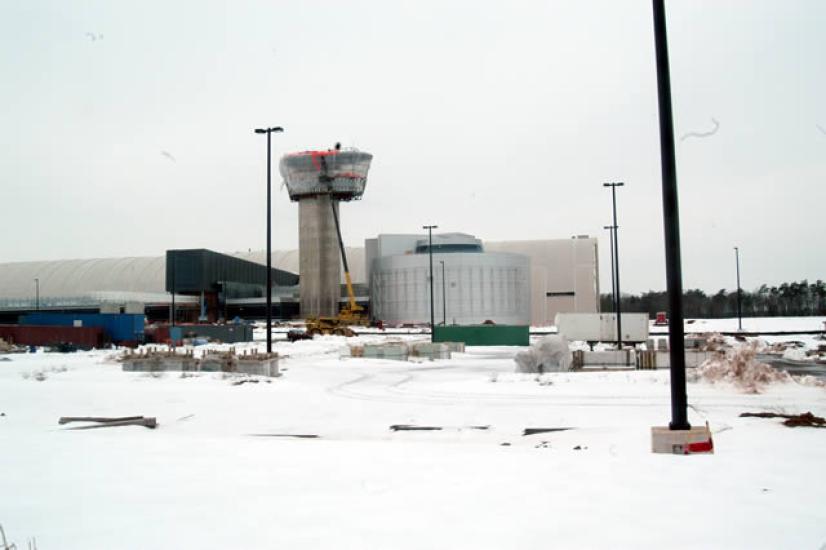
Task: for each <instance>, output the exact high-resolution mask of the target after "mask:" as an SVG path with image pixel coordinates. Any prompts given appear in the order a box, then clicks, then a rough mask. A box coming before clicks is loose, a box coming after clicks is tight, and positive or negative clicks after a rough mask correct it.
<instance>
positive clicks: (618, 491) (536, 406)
mask: <svg viewBox="0 0 826 550" xmlns="http://www.w3.org/2000/svg"><path fill="white" fill-rule="evenodd" d="M735 323H736V320H735ZM744 328H745V327H744ZM381 338H382V337H381V336H365V337H360V338H356V339H348V340H345V339H344V338H341V337H324V338H320V339H316V340H314V341H301V342H296V343H294V344H290V343H287V342H277V343H276V351H278V352H279V353H281V354H283V355H286V356H288V357H287V358H286V359H284V360H282V362H281V366H282V368H284V369H285V371H284V376H282V377H281V378H278V379H274V380H271V381H270V382H269V383H268V382H267V381H265V380H264V379H261V381H260V382H259V383H257V384H244V385H237V386H236V385H232V380H231V379H225V378H224V377H223V376H222V375H221V374H217V373H203V374H201V375H199V376H195V377H186V378H182V377H181V376H180V374H177V373H166V374H164V375H163V376H159V377H156V376H150V375H148V374H141V373H130V372H122V371H121V369H120V366H119V365H118V364H115V363H113V362H112V361H111V357H112V352H90V353H77V354H66V355H60V354H51V353H37V354H21V355H11V356H7V357H9V358H10V359H11V360H10V361H6V362H0V413H3V414H4V415H5V416H0V449H2V452H0V495H2V498H0V524H2V526H3V527H4V528H5V531H6V535H7V537H8V538H9V539H10V541H16V542H17V544H18V547H25V541H26V540H27V539H29V538H31V537H36V539H37V547H38V548H39V549H40V550H52V549H84V550H87V549H99V548H100V549H108V548H136V549H137V548H140V549H146V548H170V549H172V548H174V549H181V548H193V549H209V548H221V549H223V548H243V549H254V548H289V549H302V548H336V549H345V548H352V549H371V548H387V549H422V548H440V549H441V548H471V549H488V548H490V549H494V548H495V549H502V548H508V549H514V548H531V549H533V548H663V547H668V548H750V549H753V548H813V549H818V548H822V547H823V545H826V505H824V503H826V474H824V473H823V464H825V463H826V444H824V443H825V442H826V440H824V438H826V430H819V429H812V428H795V429H791V428H786V427H784V426H782V425H781V424H780V423H779V421H777V420H774V419H759V418H739V416H738V415H739V414H740V413H741V412H745V411H775V412H780V411H782V412H788V413H798V412H805V411H811V412H813V413H814V414H816V415H819V416H826V390H824V389H823V388H818V387H810V386H802V385H797V384H794V383H788V384H777V385H773V386H771V387H769V388H768V389H767V390H766V391H765V392H764V393H762V394H759V395H747V394H743V393H740V392H739V391H737V390H736V389H734V388H733V387H730V386H720V385H709V384H704V383H698V384H690V385H689V387H688V394H689V402H690V404H691V409H690V411H689V420H690V421H691V422H692V423H693V424H698V425H700V424H703V423H704V422H706V421H708V422H709V424H710V426H711V429H712V431H713V432H714V433H715V435H714V438H715V441H714V442H715V447H716V454H714V455H694V456H671V455H654V454H652V453H651V452H650V432H649V430H650V427H651V426H655V425H664V424H667V422H668V420H669V419H670V408H669V407H670V405H669V403H670V401H669V386H668V372H667V371H656V372H652V371H628V372H587V373H581V372H578V373H557V374H546V375H543V376H542V377H541V378H540V379H538V380H537V379H536V378H535V376H532V375H518V374H514V373H513V368H514V363H513V360H512V356H513V354H514V353H516V351H518V349H519V348H508V347H501V348H480V347H473V348H468V352H467V353H465V354H458V355H456V356H455V357H454V359H451V360H443V361H433V362H430V361H428V362H421V363H413V362H396V361H389V360H379V359H361V358H358V359H356V358H349V357H345V356H344V355H345V354H346V350H347V342H348V341H349V342H350V343H354V342H359V341H362V342H363V341H366V340H369V341H376V340H380V339H381ZM254 346H257V347H259V348H261V347H262V344H261V343H256V344H254ZM37 373H42V375H40V376H38V375H36V374H37ZM38 379H40V380H38ZM86 415H89V416H92V415H94V416H126V415H145V416H155V417H157V418H158V421H159V423H160V425H159V427H158V428H157V429H156V430H149V429H146V428H142V427H135V426H132V427H123V428H108V429H99V430H85V431H70V430H66V429H65V428H66V426H58V424H57V420H58V418H59V417H60V416H86ZM394 424H417V425H429V426H442V427H443V428H444V429H442V430H440V431H427V432H406V431H395V432H394V431H391V430H390V426H391V425H394ZM478 426H489V428H488V429H485V430H482V429H476V428H474V427H478ZM528 427H548V428H551V427H553V428H572V429H570V430H567V431H560V432H552V433H546V434H537V435H531V436H523V435H522V430H523V429H524V428H528ZM266 434H270V435H272V434H293V435H299V434H305V435H307V434H315V435H318V436H319V437H318V438H317V439H306V438H304V439H299V438H285V437H266V436H264V435H266Z"/></svg>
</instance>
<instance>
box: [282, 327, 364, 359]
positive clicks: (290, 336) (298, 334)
mask: <svg viewBox="0 0 826 550" xmlns="http://www.w3.org/2000/svg"><path fill="white" fill-rule="evenodd" d="M312 339H313V335H312V334H310V333H309V332H307V331H306V330H296V329H291V330H289V331H288V332H287V340H289V341H290V342H297V341H299V340H312ZM354 357H355V356H354Z"/></svg>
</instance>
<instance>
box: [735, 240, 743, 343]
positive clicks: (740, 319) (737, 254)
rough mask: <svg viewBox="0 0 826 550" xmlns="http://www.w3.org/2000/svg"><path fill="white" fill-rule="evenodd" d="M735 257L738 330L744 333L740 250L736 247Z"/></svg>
mask: <svg viewBox="0 0 826 550" xmlns="http://www.w3.org/2000/svg"><path fill="white" fill-rule="evenodd" d="M734 257H735V259H736V262H737V330H738V331H740V332H743V307H742V303H743V302H742V300H743V299H742V290H740V249H739V248H738V247H736V246H735V247H734Z"/></svg>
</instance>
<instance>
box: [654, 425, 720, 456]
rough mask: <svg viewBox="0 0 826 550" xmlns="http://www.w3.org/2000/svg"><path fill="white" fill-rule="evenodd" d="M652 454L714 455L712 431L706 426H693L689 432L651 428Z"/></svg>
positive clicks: (659, 427) (657, 427) (663, 427)
mask: <svg viewBox="0 0 826 550" xmlns="http://www.w3.org/2000/svg"><path fill="white" fill-rule="evenodd" d="M651 452H653V453H664V454H675V455H688V454H698V453H705V454H709V453H714V443H713V441H712V439H711V430H709V428H708V424H706V425H705V426H692V427H691V428H690V429H688V430H670V429H669V428H668V427H667V426H654V427H652V428H651Z"/></svg>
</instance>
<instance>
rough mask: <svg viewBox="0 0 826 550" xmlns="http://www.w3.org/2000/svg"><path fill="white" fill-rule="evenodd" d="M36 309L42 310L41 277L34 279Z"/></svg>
mask: <svg viewBox="0 0 826 550" xmlns="http://www.w3.org/2000/svg"><path fill="white" fill-rule="evenodd" d="M34 310H35V311H40V279H38V278H36V277H35V279H34Z"/></svg>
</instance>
